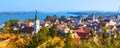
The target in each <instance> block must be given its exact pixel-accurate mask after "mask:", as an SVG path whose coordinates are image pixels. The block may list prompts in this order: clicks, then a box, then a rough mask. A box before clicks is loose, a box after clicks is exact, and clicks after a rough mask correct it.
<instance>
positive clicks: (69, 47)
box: [64, 32, 74, 48]
mask: <svg viewBox="0 0 120 48" xmlns="http://www.w3.org/2000/svg"><path fill="white" fill-rule="evenodd" d="M64 48H74V42H73V40H72V36H71V33H70V32H69V33H67V37H66V44H65V46H64Z"/></svg>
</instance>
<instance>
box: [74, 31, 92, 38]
mask: <svg viewBox="0 0 120 48" xmlns="http://www.w3.org/2000/svg"><path fill="white" fill-rule="evenodd" d="M74 32H75V33H77V34H78V36H79V37H80V38H81V39H87V38H89V32H90V30H83V29H80V30H74Z"/></svg>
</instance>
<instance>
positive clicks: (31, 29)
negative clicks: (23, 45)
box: [21, 26, 34, 34]
mask: <svg viewBox="0 0 120 48" xmlns="http://www.w3.org/2000/svg"><path fill="white" fill-rule="evenodd" d="M21 32H22V33H27V34H33V32H34V27H27V26H26V27H24V28H23V29H21Z"/></svg>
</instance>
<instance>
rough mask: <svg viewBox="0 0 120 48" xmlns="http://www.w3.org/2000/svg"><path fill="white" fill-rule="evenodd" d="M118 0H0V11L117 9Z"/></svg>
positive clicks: (119, 3)
mask: <svg viewBox="0 0 120 48" xmlns="http://www.w3.org/2000/svg"><path fill="white" fill-rule="evenodd" d="M119 5H120V0H0V12H8V11H13V12H15V11H35V10H36V8H37V10H39V11H44V12H58V11H96V10H97V11H118V8H119Z"/></svg>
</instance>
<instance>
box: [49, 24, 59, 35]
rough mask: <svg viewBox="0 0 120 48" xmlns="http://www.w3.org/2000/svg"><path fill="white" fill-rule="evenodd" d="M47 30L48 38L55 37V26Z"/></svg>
mask: <svg viewBox="0 0 120 48" xmlns="http://www.w3.org/2000/svg"><path fill="white" fill-rule="evenodd" d="M49 30H50V36H51V37H55V36H57V28H56V26H52V27H51V28H50V29H49Z"/></svg>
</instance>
